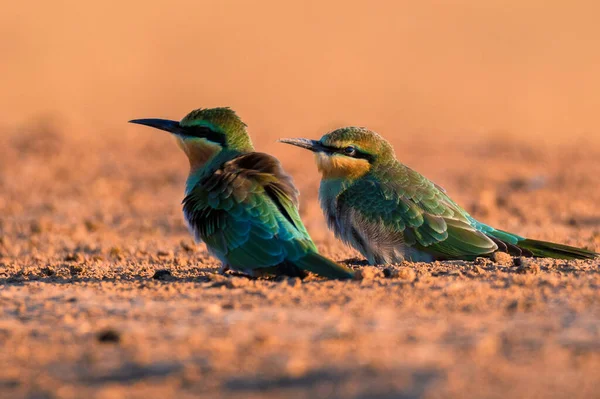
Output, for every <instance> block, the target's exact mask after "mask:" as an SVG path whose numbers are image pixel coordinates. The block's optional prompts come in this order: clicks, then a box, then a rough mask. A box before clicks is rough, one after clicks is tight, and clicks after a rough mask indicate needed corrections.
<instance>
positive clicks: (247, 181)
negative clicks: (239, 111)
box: [130, 108, 353, 279]
mask: <svg viewBox="0 0 600 399" xmlns="http://www.w3.org/2000/svg"><path fill="white" fill-rule="evenodd" d="M130 122H131V123H137V124H140V125H146V126H150V127H153V128H156V129H160V130H165V131H167V132H169V133H171V134H172V135H173V136H175V138H176V139H177V143H178V144H179V146H180V147H181V149H182V150H183V152H185V154H186V155H187V157H188V159H189V163H190V173H189V176H188V178H187V181H186V187H185V198H184V200H183V213H184V217H185V220H186V222H187V224H188V227H189V229H190V232H192V234H194V236H195V238H196V240H197V241H203V242H204V243H206V246H207V248H208V250H209V251H210V253H211V254H212V255H214V256H215V257H217V258H218V259H219V260H220V261H221V262H222V270H227V269H232V270H235V271H239V272H243V273H247V274H250V275H253V276H259V275H277V274H285V275H291V276H300V277H303V276H304V275H305V274H306V273H305V271H310V272H313V273H316V274H319V275H321V276H324V277H329V278H339V279H344V278H351V277H352V276H353V273H352V271H351V270H350V269H348V268H346V267H344V266H342V265H339V264H337V263H335V262H333V261H331V260H329V259H327V258H325V257H323V256H321V255H319V254H318V251H317V248H316V246H315V244H314V243H313V241H312V239H311V238H310V236H309V234H308V232H307V231H306V228H305V227H304V225H303V223H302V220H301V219H300V215H299V214H298V191H297V189H296V187H295V186H294V184H293V182H292V179H291V178H290V176H288V175H287V174H286V173H285V172H284V170H283V169H282V167H281V164H280V163H279V161H278V160H277V159H276V158H274V157H273V156H271V155H268V154H264V153H260V152H255V151H254V147H253V146H252V141H251V140H250V136H249V135H248V133H247V131H246V124H244V122H242V120H241V119H240V118H239V117H238V116H237V115H236V114H235V112H234V111H232V110H231V109H229V108H212V109H198V110H195V111H192V112H190V113H189V114H188V115H187V116H185V117H184V118H183V119H182V120H181V121H171V120H165V119H136V120H132V121H130Z"/></svg>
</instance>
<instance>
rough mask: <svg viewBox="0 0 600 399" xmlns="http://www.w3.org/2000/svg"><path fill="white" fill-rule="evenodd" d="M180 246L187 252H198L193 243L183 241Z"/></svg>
mask: <svg viewBox="0 0 600 399" xmlns="http://www.w3.org/2000/svg"><path fill="white" fill-rule="evenodd" d="M179 245H180V246H181V248H183V250H184V251H186V252H194V251H195V250H196V246H195V245H194V244H193V243H192V242H189V241H185V240H181V242H180V243H179Z"/></svg>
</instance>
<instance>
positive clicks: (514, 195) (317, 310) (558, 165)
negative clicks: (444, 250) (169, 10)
mask: <svg viewBox="0 0 600 399" xmlns="http://www.w3.org/2000/svg"><path fill="white" fill-rule="evenodd" d="M1 137H2V138H1V140H2V142H1V143H0V144H1V145H2V148H4V157H3V158H2V160H1V161H0V176H1V179H0V189H1V191H0V192H1V194H2V195H1V196H0V201H1V202H0V209H1V210H2V211H1V212H2V218H1V219H0V221H1V224H0V233H1V241H0V304H1V305H0V343H1V347H2V350H1V351H0V397H7V398H16V397H29V398H83V397H85V398H87V397H97V398H125V397H133V398H138V397H139V398H146V397H178V398H185V397H193V396H196V395H201V396H204V397H240V396H241V397H255V398H265V397H268V398H275V397H307V398H308V397H344V398H347V397H357V398H367V397H368V398H372V397H375V398H397V397H407V398H410V397H457V398H459V397H460V398H465V397H473V398H481V397H531V398H534V397H535V398H538V397H540V398H541V397H544V398H547V397H567V396H568V397H592V396H595V395H596V389H597V388H596V387H597V386H596V384H597V383H598V382H599V380H600V378H599V377H598V370H599V367H600V319H599V317H600V300H599V295H598V294H599V287H600V274H599V273H598V270H599V269H598V267H599V266H600V262H598V261H596V262H582V261H572V262H565V261H554V260H536V261H522V260H519V259H515V260H513V259H510V258H509V259H503V258H501V257H500V258H498V259H496V260H497V261H496V262H494V261H491V260H485V259H480V260H478V261H476V262H471V263H470V262H439V263H434V264H410V263H405V264H401V265H394V266H390V267H387V268H385V267H376V268H367V269H361V268H362V263H361V261H360V259H358V260H357V259H353V258H355V257H356V256H357V254H356V253H355V252H353V251H352V250H349V249H348V248H346V247H344V246H343V245H342V244H340V243H339V242H338V241H336V240H335V239H334V238H333V237H332V235H331V234H330V233H329V232H328V231H327V229H326V227H325V224H324V220H323V217H322V214H321V212H320V209H319V208H318V202H317V198H316V193H317V186H318V176H317V172H316V168H315V167H314V165H313V164H312V158H311V156H310V154H308V153H304V152H302V150H300V149H296V148H292V147H285V146H284V145H282V144H270V145H268V146H264V147H262V148H259V149H260V150H264V151H268V152H271V153H273V154H275V155H277V156H278V157H280V158H281V159H283V160H284V164H285V166H286V168H287V169H288V171H289V172H290V173H291V174H292V175H293V176H294V177H295V179H296V182H297V185H298V186H299V188H300V190H301V192H302V216H303V218H304V220H305V222H306V225H307V228H308V230H309V231H310V233H311V234H312V235H313V237H314V238H315V241H316V243H317V245H318V246H319V248H320V250H321V251H322V253H324V254H326V255H328V256H331V257H332V258H334V259H336V260H340V261H346V262H348V263H349V264H350V265H351V266H353V267H354V268H356V269H359V270H362V272H361V276H362V277H363V279H362V280H360V281H351V282H337V281H326V280H323V279H319V278H316V277H314V276H311V277H309V278H308V279H306V280H304V281H300V280H297V279H279V280H250V279H247V278H245V277H240V276H220V275H218V274H216V271H217V267H218V264H217V262H216V261H215V260H214V259H212V258H210V257H209V255H208V254H207V252H206V249H205V247H204V246H203V245H197V246H196V245H194V244H193V242H192V240H191V239H190V236H189V235H188V233H187V231H186V229H185V227H184V224H183V220H182V215H181V210H180V204H179V202H180V200H181V196H182V187H183V182H184V179H185V175H186V161H185V159H184V156H183V154H182V153H180V151H179V150H178V149H177V148H176V146H175V145H174V144H173V143H172V142H170V139H169V138H168V137H167V135H166V134H162V133H160V132H154V131H150V130H147V129H143V128H139V129H136V128H133V129H132V128H128V129H126V130H124V133H123V134H122V135H121V137H119V138H116V137H109V138H98V137H94V138H90V137H88V138H85V139H81V138H76V137H72V136H66V135H62V134H61V133H60V131H59V130H58V129H55V128H53V127H52V125H51V124H50V125H49V124H41V125H34V126H30V127H28V128H24V129H22V130H20V131H17V132H7V134H4V135H2V136H1ZM149 138H152V139H151V140H150V139H149ZM394 143H395V144H396V148H397V152H398V155H399V156H400V157H401V158H402V159H403V160H404V161H405V162H407V163H408V164H410V165H411V166H413V167H414V168H416V169H417V170H420V171H422V172H423V173H424V174H426V175H427V176H429V177H430V178H432V179H433V180H435V181H436V182H438V183H439V184H442V185H444V186H445V187H446V189H447V190H448V191H449V192H450V193H451V194H452V195H453V196H454V197H455V199H456V200H457V201H459V202H460V203H462V204H464V205H465V207H467V209H468V210H470V211H472V212H473V214H474V215H475V216H476V217H479V218H481V219H483V220H485V221H488V222H489V223H492V224H494V225H497V226H499V227H502V228H504V229H507V230H511V231H514V232H517V233H520V234H523V235H527V236H531V237H535V238H539V239H547V240H555V241H560V242H564V243H568V244H572V245H580V246H585V247H587V248H590V249H595V250H600V214H599V212H598V205H597V204H598V203H599V202H600V190H598V185H597V183H598V178H597V176H598V174H599V173H600V164H599V163H598V161H597V159H598V157H599V156H600V148H599V147H597V146H595V145H592V144H588V145H585V146H584V145H583V144H579V145H575V144H572V145H570V146H566V147H565V146H563V147H556V146H555V147H552V146H549V147H540V146H536V145H531V144H527V143H526V142H519V141H512V142H510V143H507V142H506V141H505V140H504V139H503V138H498V139H497V140H491V141H490V140H487V141H485V142H484V141H476V142H470V143H469V144H466V140H465V141H464V142H463V143H460V142H456V141H454V142H452V143H447V144H445V145H439V144H438V145H435V144H433V143H428V142H427V139H425V141H424V142H419V143H417V142H412V143H411V142H402V141H401V140H398V139H396V140H394ZM162 270H166V271H168V272H159V271H162Z"/></svg>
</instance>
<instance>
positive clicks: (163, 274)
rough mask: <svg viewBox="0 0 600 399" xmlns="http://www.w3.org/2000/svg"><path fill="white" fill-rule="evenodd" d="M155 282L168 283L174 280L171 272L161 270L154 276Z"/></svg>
mask: <svg viewBox="0 0 600 399" xmlns="http://www.w3.org/2000/svg"><path fill="white" fill-rule="evenodd" d="M152 278H153V279H154V280H161V281H168V280H172V279H173V275H172V274H171V272H170V271H169V270H165V269H161V270H157V271H155V272H154V275H153V276H152Z"/></svg>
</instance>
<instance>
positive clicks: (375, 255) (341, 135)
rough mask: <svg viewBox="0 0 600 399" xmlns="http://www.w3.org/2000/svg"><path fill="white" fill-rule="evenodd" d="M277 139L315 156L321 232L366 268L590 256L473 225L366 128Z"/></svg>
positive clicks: (590, 254) (442, 192) (440, 191)
mask: <svg viewBox="0 0 600 399" xmlns="http://www.w3.org/2000/svg"><path fill="white" fill-rule="evenodd" d="M280 141H281V142H283V143H287V144H292V145H295V146H298V147H302V148H306V149H308V150H310V151H313V152H314V153H315V155H316V161H317V167H318V169H319V171H320V172H321V174H322V180H321V185H320V189H319V199H320V202H321V207H322V209H323V212H324V213H325V216H326V219H327V221H328V224H329V227H330V228H331V229H332V230H333V232H334V233H335V235H336V236H337V237H338V238H339V239H341V240H342V241H344V242H346V243H347V244H349V245H350V246H352V247H354V248H355V249H356V250H358V251H359V252H360V253H361V254H362V255H363V256H364V257H365V258H366V259H367V260H368V262H369V263H370V264H386V263H396V262H401V261H403V260H410V261H423V262H431V261H435V260H450V259H465V260H471V259H474V258H476V257H478V256H489V255H491V254H492V253H494V252H496V251H503V252H508V253H509V254H511V255H513V256H529V257H549V258H556V259H592V258H595V257H597V256H598V254H597V253H594V252H592V251H589V250H586V249H580V248H575V247H571V246H567V245H562V244H555V243H551V242H545V241H538V240H532V239H528V238H525V237H520V236H518V235H516V234H512V233H508V232H505V231H502V230H498V229H495V228H493V227H491V226H488V225H486V224H484V223H481V222H479V221H477V220H475V219H474V218H473V217H472V216H471V215H469V213H467V212H466V211H465V210H464V209H463V208H461V207H460V206H459V205H458V204H457V203H456V202H454V201H453V200H452V199H451V198H450V197H449V196H448V194H447V193H446V191H445V190H444V189H442V188H441V187H440V186H438V185H436V184H434V183H433V182H431V181H429V180H428V179H427V178H425V177H424V176H422V175H420V174H419V173H417V172H416V171H414V170H412V169H410V168H409V167H407V166H406V165H403V164H402V163H400V162H399V161H398V160H397V159H396V156H395V154H394V149H393V148H392V146H391V145H390V143H388V142H387V141H386V140H385V139H384V138H383V137H381V136H380V135H378V134H377V133H374V132H372V131H370V130H368V129H365V128H361V127H345V128H341V129H338V130H335V131H333V132H331V133H328V134H326V135H324V136H323V137H321V139H320V140H309V139H281V140H280Z"/></svg>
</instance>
